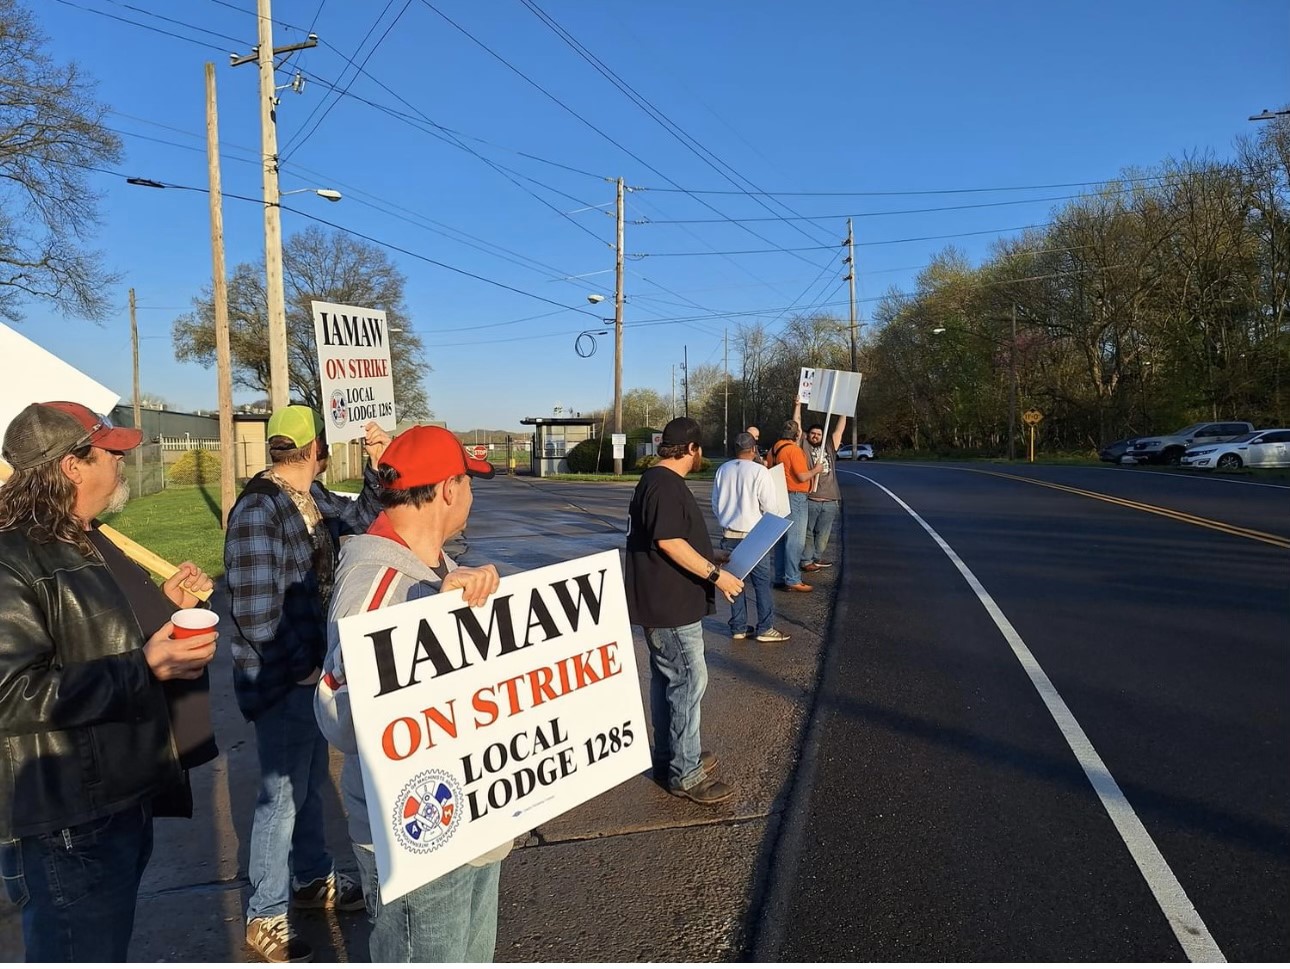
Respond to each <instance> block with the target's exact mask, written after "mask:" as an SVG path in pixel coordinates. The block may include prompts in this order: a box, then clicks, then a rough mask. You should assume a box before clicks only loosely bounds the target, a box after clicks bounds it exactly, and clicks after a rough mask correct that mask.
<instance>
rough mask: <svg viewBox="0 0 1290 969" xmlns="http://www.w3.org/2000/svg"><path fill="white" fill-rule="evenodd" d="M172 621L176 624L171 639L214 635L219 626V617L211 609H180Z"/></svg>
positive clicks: (171, 618)
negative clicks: (205, 634) (207, 634)
mask: <svg viewBox="0 0 1290 969" xmlns="http://www.w3.org/2000/svg"><path fill="white" fill-rule="evenodd" d="M170 621H171V622H173V623H174V624H175V631H174V632H173V633H171V634H170V638H171V639H190V638H192V637H193V636H201V635H203V634H204V633H213V632H214V631H215V627H216V626H218V625H219V616H217V615H216V614H215V613H213V612H211V611H210V610H209V609H180V610H179V611H178V612H176V613H175V614H174V615H173V616H171V617H170Z"/></svg>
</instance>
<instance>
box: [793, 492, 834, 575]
mask: <svg viewBox="0 0 1290 969" xmlns="http://www.w3.org/2000/svg"><path fill="white" fill-rule="evenodd" d="M837 517H838V503H837V502H836V501H810V500H809V499H808V500H807V502H806V542H805V544H804V545H803V546H802V564H803V565H806V564H807V563H810V562H818V561H819V560H820V559H822V558H824V550H825V549H826V548H828V547H829V536H830V535H832V534H833V523H834V521H836V520H837Z"/></svg>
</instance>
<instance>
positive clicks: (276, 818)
mask: <svg viewBox="0 0 1290 969" xmlns="http://www.w3.org/2000/svg"><path fill="white" fill-rule="evenodd" d="M325 431H326V429H325V427H324V425H323V422H322V419H321V418H320V417H319V416H318V414H316V413H315V412H314V411H313V410H312V409H311V408H309V407H304V406H300V405H292V406H290V407H284V408H281V409H280V410H277V411H274V413H273V416H272V417H270V418H269V427H268V437H269V441H268V443H269V460H270V462H271V463H270V466H269V468H268V469H267V470H265V471H262V472H260V473H259V474H257V475H256V476H255V477H254V478H252V479H251V480H250V481H249V482H247V485H246V488H245V489H244V490H243V491H242V494H241V496H240V497H239V498H238V500H237V503H236V504H235V505H234V506H233V510H232V511H231V512H230V514H229V520H228V534H227V537H226V538H225V542H224V568H225V571H226V577H227V581H228V591H229V603H230V612H231V614H232V618H233V624H234V634H233V649H232V652H233V663H234V668H233V690H234V693H235V694H236V696H237V702H238V706H239V707H240V708H241V710H242V714H243V716H245V717H246V718H247V719H248V720H250V721H252V722H253V723H254V724H255V743H256V748H257V749H258V752H259V755H260V794H259V798H258V799H257V801H256V805H255V817H254V820H253V821H252V825H251V851H250V859H249V861H248V863H247V876H248V878H249V879H250V882H251V898H250V901H249V902H248V903H247V912H246V921H247V927H246V940H247V943H248V944H249V945H250V946H251V948H253V949H254V950H255V951H256V952H257V953H259V954H260V955H261V956H263V957H264V958H265V959H267V960H268V961H269V962H304V961H308V960H309V959H310V958H311V957H312V953H311V952H310V949H309V946H308V945H307V944H306V943H305V942H304V940H302V939H300V938H298V937H297V936H296V935H295V934H294V933H293V932H292V931H291V928H290V926H289V923H288V921H287V908H288V906H289V905H292V904H294V905H295V906H297V907H299V908H337V909H342V910H346V911H348V910H358V909H361V908H362V907H363V892H362V889H361V888H359V886H358V885H356V884H355V883H354V882H353V881H352V880H351V879H349V878H348V877H347V876H345V875H344V874H342V873H340V872H337V871H336V870H335V868H334V867H333V865H332V859H331V855H330V854H328V852H327V848H326V845H325V843H324V842H325V838H324V831H323V809H322V791H323V787H324V785H326V784H327V783H328V781H329V774H328V769H327V756H328V755H327V742H326V740H325V739H324V738H323V735H322V733H321V732H320V731H319V729H318V724H317V722H316V721H315V720H314V715H313V695H314V684H315V683H316V682H317V681H318V676H319V672H320V670H321V668H322V662H323V657H324V656H325V655H326V652H327V620H326V617H327V604H328V601H329V599H330V598H331V591H332V585H333V581H334V578H335V574H336V558H337V548H338V546H339V543H340V537H341V536H342V535H354V534H359V535H361V534H362V533H364V532H365V531H366V530H367V526H368V525H370V524H371V522H372V520H373V519H374V518H375V517H376V516H377V514H378V513H379V512H380V510H381V506H380V501H379V499H378V488H379V482H378V480H377V478H376V475H375V473H374V472H373V470H372V467H373V466H375V464H376V462H377V461H378V460H380V457H381V454H382V453H384V451H385V446H386V445H387V444H389V442H390V436H389V435H388V434H387V433H386V432H385V431H384V430H382V429H381V428H380V426H379V425H377V424H376V423H375V422H371V423H369V424H367V425H366V426H365V427H364V431H365V433H366V437H365V438H364V441H363V444H364V448H365V450H366V451H367V455H368V457H369V459H370V460H371V466H369V467H368V468H367V470H366V471H364V473H363V479H364V480H363V491H362V493H361V494H360V495H359V496H358V499H357V500H356V501H351V500H349V499H348V498H345V497H342V496H340V495H335V494H332V493H331V492H330V491H328V490H327V489H326V488H324V487H323V486H322V485H321V484H320V483H319V482H318V481H317V480H315V479H316V478H317V477H318V476H319V475H320V474H322V473H323V472H324V471H325V470H326V469H327V438H326V433H325Z"/></svg>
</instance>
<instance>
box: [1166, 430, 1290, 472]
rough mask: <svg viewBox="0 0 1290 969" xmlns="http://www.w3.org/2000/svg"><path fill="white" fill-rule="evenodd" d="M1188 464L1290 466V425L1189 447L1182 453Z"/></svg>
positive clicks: (1228, 467)
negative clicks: (1219, 442) (1230, 439)
mask: <svg viewBox="0 0 1290 969" xmlns="http://www.w3.org/2000/svg"><path fill="white" fill-rule="evenodd" d="M1180 464H1181V465H1182V466H1183V467H1184V468H1221V469H1222V470H1224V471H1235V470H1237V469H1238V468H1290V429H1288V428H1284V427H1277V428H1270V429H1268V430H1263V431H1254V432H1252V433H1250V434H1242V435H1241V436H1240V437H1238V438H1236V439H1235V440H1232V441H1224V442H1222V443H1221V444H1202V445H1200V446H1199V447H1194V448H1189V449H1188V450H1187V453H1186V454H1184V455H1183V456H1182V460H1181V462H1180Z"/></svg>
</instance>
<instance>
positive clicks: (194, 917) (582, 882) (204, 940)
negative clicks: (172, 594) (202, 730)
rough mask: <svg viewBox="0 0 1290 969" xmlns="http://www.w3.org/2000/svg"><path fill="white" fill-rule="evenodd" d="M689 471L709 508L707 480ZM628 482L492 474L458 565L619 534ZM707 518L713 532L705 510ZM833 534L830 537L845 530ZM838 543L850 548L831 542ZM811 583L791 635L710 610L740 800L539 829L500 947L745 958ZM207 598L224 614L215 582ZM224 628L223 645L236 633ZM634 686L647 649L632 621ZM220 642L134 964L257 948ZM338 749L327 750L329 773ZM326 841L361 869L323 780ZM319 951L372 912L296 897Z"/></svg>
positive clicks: (783, 788) (591, 812) (244, 812)
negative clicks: (760, 636)
mask: <svg viewBox="0 0 1290 969" xmlns="http://www.w3.org/2000/svg"><path fill="white" fill-rule="evenodd" d="M691 487H692V489H693V491H694V492H695V495H696V497H697V498H698V500H699V503H700V505H701V506H702V507H703V508H704V510H705V512H706V511H707V510H708V507H709V494H710V490H711V482H706V481H696V482H692V483H691ZM631 490H632V489H631V485H630V484H624V485H613V484H610V485H599V484H566V483H560V482H544V481H540V480H532V479H527V478H498V479H496V480H495V481H493V482H488V483H481V484H480V486H479V487H477V488H476V492H475V494H476V498H475V508H474V510H473V511H472V514H471V521H472V524H471V527H470V529H469V530H468V533H467V536H466V539H467V541H466V547H465V549H464V551H461V550H459V551H461V560H462V561H463V563H464V564H467V565H474V564H481V563H483V562H494V563H496V564H497V565H498V566H499V568H500V569H501V570H502V571H503V572H504V573H508V572H515V571H521V570H524V569H528V568H533V567H535V566H538V565H545V564H550V563H552V562H556V561H561V560H564V559H569V558H574V557H577V556H579V555H585V554H590V553H592V552H598V551H602V550H604V549H607V548H616V549H621V548H622V546H623V532H624V531H625V529H626V522H627V504H628V501H629V499H630V497H631ZM709 525H710V530H711V531H712V533H713V534H717V531H716V528H715V525H714V524H713V523H712V522H711V519H709ZM836 540H837V537H836V536H835V541H836ZM839 551H840V550H839ZM811 581H812V582H813V583H814V584H816V586H817V589H816V591H815V592H814V593H812V594H810V595H799V594H794V593H788V592H776V593H775V597H776V607H777V611H778V615H777V620H776V625H777V626H778V627H779V628H780V629H782V630H784V631H785V632H788V633H790V634H791V635H792V637H793V638H792V640H791V641H790V642H788V643H785V644H782V645H769V644H760V643H757V642H755V641H752V640H745V641H741V642H734V641H732V640H731V639H730V638H729V636H728V630H727V627H726V619H727V617H728V615H729V611H728V609H729V607H728V606H726V605H725V604H724V603H722V604H720V606H719V610H718V613H717V615H716V616H713V617H710V618H709V619H708V620H707V621H706V622H705V630H706V633H707V646H708V653H707V655H708V664H709V674H710V678H709V685H708V692H707V696H706V698H705V700H704V704H703V737H704V746H705V747H706V748H708V749H711V750H713V751H714V752H715V753H716V754H717V756H718V758H719V759H720V762H721V763H720V767H719V769H718V776H720V777H722V778H723V779H725V780H727V781H730V782H732V783H735V784H736V785H737V788H738V793H737V795H736V797H735V798H734V799H732V800H731V801H729V802H727V803H726V804H723V805H720V806H718V807H716V808H704V807H700V806H698V805H695V804H692V803H690V802H688V801H684V800H681V799H678V798H675V797H672V796H671V795H669V794H667V793H666V792H665V791H664V790H662V789H661V788H660V787H659V786H658V785H656V784H655V783H654V782H653V781H652V780H651V779H649V778H648V777H647V776H644V775H642V776H640V777H636V778H633V779H632V780H630V781H628V782H627V783H625V784H622V785H620V786H619V787H617V788H615V789H614V790H612V791H609V792H607V793H606V794H603V795H601V796H600V797H598V798H596V799H595V800H593V801H591V802H589V803H587V804H584V805H582V806H581V807H579V808H577V809H575V810H574V811H571V812H569V813H568V814H565V815H563V816H561V817H559V818H556V819H555V820H554V821H551V822H550V823H548V824H546V825H543V826H542V827H540V828H538V829H537V830H535V831H533V832H532V833H531V835H530V836H529V837H528V839H527V840H525V841H523V842H522V843H521V844H520V845H518V846H517V850H516V851H514V852H513V853H512V854H511V856H510V857H509V858H508V859H507V860H506V861H505V862H504V863H503V865H502V881H501V897H500V919H499V929H498V944H497V959H498V961H520V962H547V961H578V962H583V961H597V962H635V961H715V960H733V959H740V958H741V957H745V946H746V944H747V943H748V942H749V941H750V936H751V933H752V930H753V928H754V926H753V925H752V924H751V921H752V919H755V918H756V916H757V912H756V905H757V902H758V898H759V891H760V887H761V881H762V879H763V877H764V874H765V870H766V867H767V864H768V862H769V857H770V853H771V851H772V849H773V847H774V842H775V837H776V833H777V830H778V819H779V816H780V814H781V812H782V811H783V810H784V808H785V804H784V801H785V799H786V795H787V792H788V791H789V790H790V789H791V786H792V778H793V771H794V769H795V767H796V763H797V756H798V750H799V747H800V742H801V736H802V732H803V729H804V724H805V717H806V714H807V712H808V708H809V704H810V699H811V694H812V691H813V689H814V685H815V681H816V674H817V669H818V666H819V658H820V649H821V639H822V636H823V635H824V630H825V627H826V625H827V620H828V617H829V613H830V610H831V605H832V589H833V585H834V582H835V581H836V580H835V570H831V571H828V572H822V573H816V575H815V576H812V577H811ZM212 608H214V609H216V610H217V611H219V612H221V614H226V613H227V607H226V604H225V603H224V601H222V597H217V598H216V599H215V600H214V601H213V604H212ZM230 638H231V637H230V635H229V633H228V632H227V631H224V634H223V643H224V644H227V643H228V642H229V641H230ZM635 646H636V651H637V662H638V665H639V667H640V669H641V672H642V685H644V684H645V683H646V682H647V677H648V660H647V656H646V652H645V648H644V642H643V639H642V638H641V636H640V634H639V630H637V631H636V636H635ZM231 678H232V674H231V661H230V658H229V651H228V649H227V646H226V645H224V646H223V647H222V648H221V651H220V655H219V657H218V659H217V660H216V662H215V664H214V665H213V667H212V682H213V709H214V717H215V729H216V736H217V738H218V740H219V744H220V748H221V751H222V752H221V755H220V757H219V758H218V759H217V760H216V761H215V762H214V763H213V764H211V765H209V766H207V767H203V768H200V769H198V770H197V771H195V772H194V774H193V788H194V798H195V803H196V815H195V817H194V818H193V820H191V821H181V820H159V821H158V822H157V824H156V847H155V849H154V852H153V857H152V863H151V865H150V866H149V868H148V872H147V874H146V876H145V878H144V883H143V887H142V890H141V893H140V899H139V908H138V916H137V921H136V925H135V932H134V941H133V944H132V947H131V953H130V954H131V957H132V958H133V959H135V960H137V961H141V962H153V961H177V960H182V961H192V962H254V961H258V957H256V956H255V955H254V954H252V953H251V952H250V950H248V949H247V948H246V946H245V943H244V941H243V938H244V927H243V909H244V905H245V899H246V895H247V882H246V867H247V865H246V862H247V857H246V855H247V845H248V842H249V834H250V820H251V813H252V809H253V806H254V803H255V794H256V783H257V761H256V754H255V741H254V735H253V733H252V729H251V727H250V725H248V724H246V723H245V722H244V721H243V720H242V717H241V715H240V714H239V713H238V710H237V706H236V704H235V703H234V701H233V697H232V686H231ZM338 770H339V758H336V757H333V775H334V774H335V772H336V771H338ZM326 808H327V817H328V832H327V842H328V845H329V846H330V847H331V848H332V850H333V851H334V853H335V855H336V861H337V865H338V867H340V868H342V869H345V870H349V871H352V870H353V869H354V861H353V858H352V855H351V853H350V850H349V842H348V838H347V836H346V831H345V824H344V819H343V817H342V813H341V809H340V804H339V801H338V798H337V796H336V794H335V791H334V790H331V791H329V792H328V796H327V804H326ZM296 924H297V926H298V928H299V930H300V931H301V933H302V934H303V935H304V936H305V937H306V938H308V939H309V941H310V942H311V943H312V944H313V945H314V948H315V957H316V959H317V960H318V961H341V962H344V961H366V959H367V920H366V916H365V915H364V914H363V913H361V912H360V913H358V914H346V915H340V916H337V915H334V914H325V915H324V914H315V913H302V914H301V915H300V916H299V917H298V918H297V919H296ZM21 953H22V941H21V931H20V927H19V925H18V918H17V913H16V911H15V910H14V908H13V907H12V906H11V905H9V904H7V902H6V903H4V907H3V909H2V910H0V957H3V958H5V959H11V960H12V959H18V958H21Z"/></svg>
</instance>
